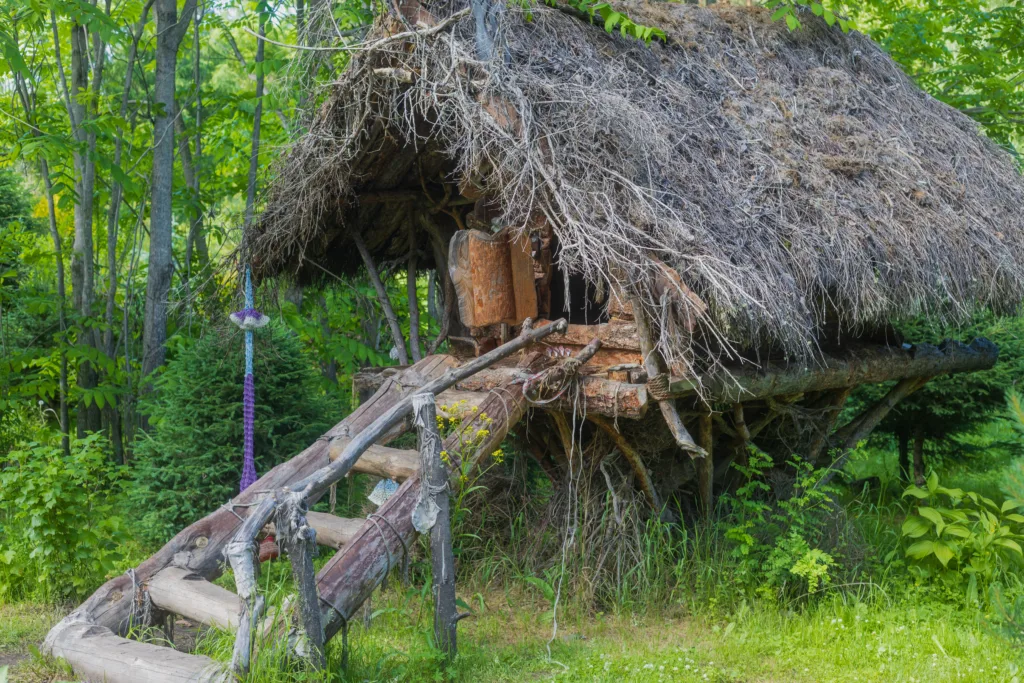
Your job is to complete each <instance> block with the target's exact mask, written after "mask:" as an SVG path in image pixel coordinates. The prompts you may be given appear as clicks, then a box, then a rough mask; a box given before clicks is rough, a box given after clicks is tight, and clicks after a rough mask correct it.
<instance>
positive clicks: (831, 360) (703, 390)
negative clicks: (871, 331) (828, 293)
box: [669, 338, 999, 402]
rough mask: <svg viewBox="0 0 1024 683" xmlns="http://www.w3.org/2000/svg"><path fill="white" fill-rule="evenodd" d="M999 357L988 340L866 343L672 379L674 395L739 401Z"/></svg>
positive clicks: (948, 369)
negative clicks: (814, 356)
mask: <svg viewBox="0 0 1024 683" xmlns="http://www.w3.org/2000/svg"><path fill="white" fill-rule="evenodd" d="M998 358H999V348H998V347H997V346H996V345H995V344H993V343H992V342H990V341H989V340H987V339H982V338H979V339H975V340H974V341H972V342H971V343H970V344H969V345H964V344H961V343H959V342H954V341H946V342H943V343H942V344H941V345H939V346H937V347H936V346H932V345H931V344H920V345H918V346H911V347H909V348H902V347H887V346H877V347H864V348H860V349H851V350H850V351H848V352H847V353H846V354H844V355H842V356H827V357H824V358H820V359H819V360H818V362H817V363H814V362H813V361H808V362H807V363H790V364H786V365H783V364H779V363H770V364H768V365H767V366H766V367H764V368H761V369H747V368H730V369H729V373H728V374H725V373H722V374H721V375H719V376H716V377H711V378H704V379H701V380H699V381H698V380H696V379H694V378H692V377H673V378H672V379H671V380H670V381H669V391H670V392H671V393H672V395H673V396H693V395H696V394H700V395H701V396H702V397H703V398H704V400H706V401H728V402H743V401H752V400H755V399H759V398H767V397H768V396H777V395H780V394H783V395H784V394H800V393H805V392H808V391H825V390H828V389H842V388H845V387H854V386H857V385H859V384H878V383H880V382H887V381H891V380H898V379H906V378H910V377H934V376H935V375H942V374H947V373H956V372H974V371H977V370H987V369H988V368H991V367H992V366H993V365H995V363H996V360H997V359H998Z"/></svg>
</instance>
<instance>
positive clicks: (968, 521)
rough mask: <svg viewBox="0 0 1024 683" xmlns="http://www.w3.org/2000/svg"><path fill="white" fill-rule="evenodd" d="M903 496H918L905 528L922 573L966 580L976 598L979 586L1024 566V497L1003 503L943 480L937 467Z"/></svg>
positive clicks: (971, 597) (912, 555) (970, 598)
mask: <svg viewBox="0 0 1024 683" xmlns="http://www.w3.org/2000/svg"><path fill="white" fill-rule="evenodd" d="M903 497H904V498H914V499H917V501H918V505H917V507H916V508H915V509H914V510H913V512H912V513H911V514H910V515H909V516H908V517H907V519H906V521H904V522H903V527H902V534H903V537H904V538H905V539H907V540H908V541H909V542H910V543H909V545H908V546H907V548H906V551H905V552H906V556H907V557H908V558H909V559H911V560H913V561H914V562H915V564H914V565H912V566H913V567H915V568H916V570H917V574H918V575H919V576H920V577H922V578H927V579H931V578H939V579H943V580H947V581H948V580H950V579H953V580H955V581H960V580H963V581H965V582H966V583H967V600H968V602H970V603H972V604H973V603H977V602H978V596H979V591H984V589H986V588H987V587H988V586H990V585H991V584H992V583H993V582H994V581H996V580H998V579H999V578H1000V577H1001V576H1002V575H1003V574H1005V573H1006V572H1008V571H1012V570H1014V569H1016V568H1019V567H1020V566H1021V559H1024V551H1022V549H1021V545H1020V544H1021V541H1022V540H1024V535H1022V534H1024V515H1021V514H1020V513H1018V512H1016V510H1017V509H1018V508H1019V507H1020V506H1021V503H1020V501H1016V500H1012V499H1010V500H1007V501H1005V502H1004V503H1003V504H1002V505H999V504H997V503H996V502H995V501H993V500H991V499H989V498H986V497H985V496H982V495H979V494H977V493H975V492H973V491H963V490H961V489H957V488H947V487H945V486H941V485H939V477H938V475H937V474H935V473H934V472H933V473H932V474H931V475H930V476H929V477H928V480H927V483H926V486H925V487H924V488H921V487H918V486H910V487H908V488H907V490H906V491H904V493H903ZM925 503H927V504H925Z"/></svg>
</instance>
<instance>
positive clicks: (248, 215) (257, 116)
mask: <svg viewBox="0 0 1024 683" xmlns="http://www.w3.org/2000/svg"><path fill="white" fill-rule="evenodd" d="M266 35H267V15H266V14H265V13H263V12H261V13H260V26H259V37H258V38H257V39H256V111H255V113H254V114H253V119H252V150H251V152H250V154H249V184H248V186H247V188H246V193H245V229H246V230H248V228H249V226H250V225H252V219H253V215H254V213H255V211H256V174H257V172H258V171H259V165H260V164H259V162H260V124H261V123H262V121H263V83H264V79H263V50H264V47H265V45H266V42H265V41H264V40H263V38H264V37H265V36H266Z"/></svg>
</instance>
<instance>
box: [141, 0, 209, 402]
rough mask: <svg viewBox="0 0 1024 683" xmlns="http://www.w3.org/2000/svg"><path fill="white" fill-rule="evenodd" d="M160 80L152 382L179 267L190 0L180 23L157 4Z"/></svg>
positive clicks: (149, 330)
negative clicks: (177, 141)
mask: <svg viewBox="0 0 1024 683" xmlns="http://www.w3.org/2000/svg"><path fill="white" fill-rule="evenodd" d="M155 6H156V28H157V31H156V76H155V78H154V81H153V104H154V107H155V109H156V121H155V124H154V126H153V186H152V199H151V200H150V229H149V275H148V277H147V280H146V313H145V318H144V320H143V334H142V374H143V377H145V378H146V380H144V381H146V382H151V381H152V380H151V376H152V373H153V371H154V370H156V369H157V368H158V367H160V366H161V365H163V364H164V359H165V358H166V349H165V348H164V344H165V342H166V341H167V306H168V297H169V295H170V291H171V277H172V276H173V274H174V261H173V254H172V251H171V246H172V237H173V233H174V222H173V221H174V216H173V215H172V212H171V199H172V196H173V190H174V186H173V184H174V112H175V109H174V75H175V70H176V68H177V64H178V46H179V45H180V44H181V39H182V37H183V36H184V34H185V29H186V28H188V24H189V20H190V19H191V16H192V12H193V10H194V9H195V6H196V0H185V6H184V7H183V8H182V12H181V19H180V20H179V19H178V10H177V3H176V2H175V0H155Z"/></svg>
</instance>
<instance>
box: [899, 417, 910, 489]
mask: <svg viewBox="0 0 1024 683" xmlns="http://www.w3.org/2000/svg"><path fill="white" fill-rule="evenodd" d="M897 440H898V442H899V461H898V469H899V478H900V481H902V482H911V481H913V477H912V476H911V472H910V430H909V429H907V428H906V427H903V428H902V429H900V431H899V434H897Z"/></svg>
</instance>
